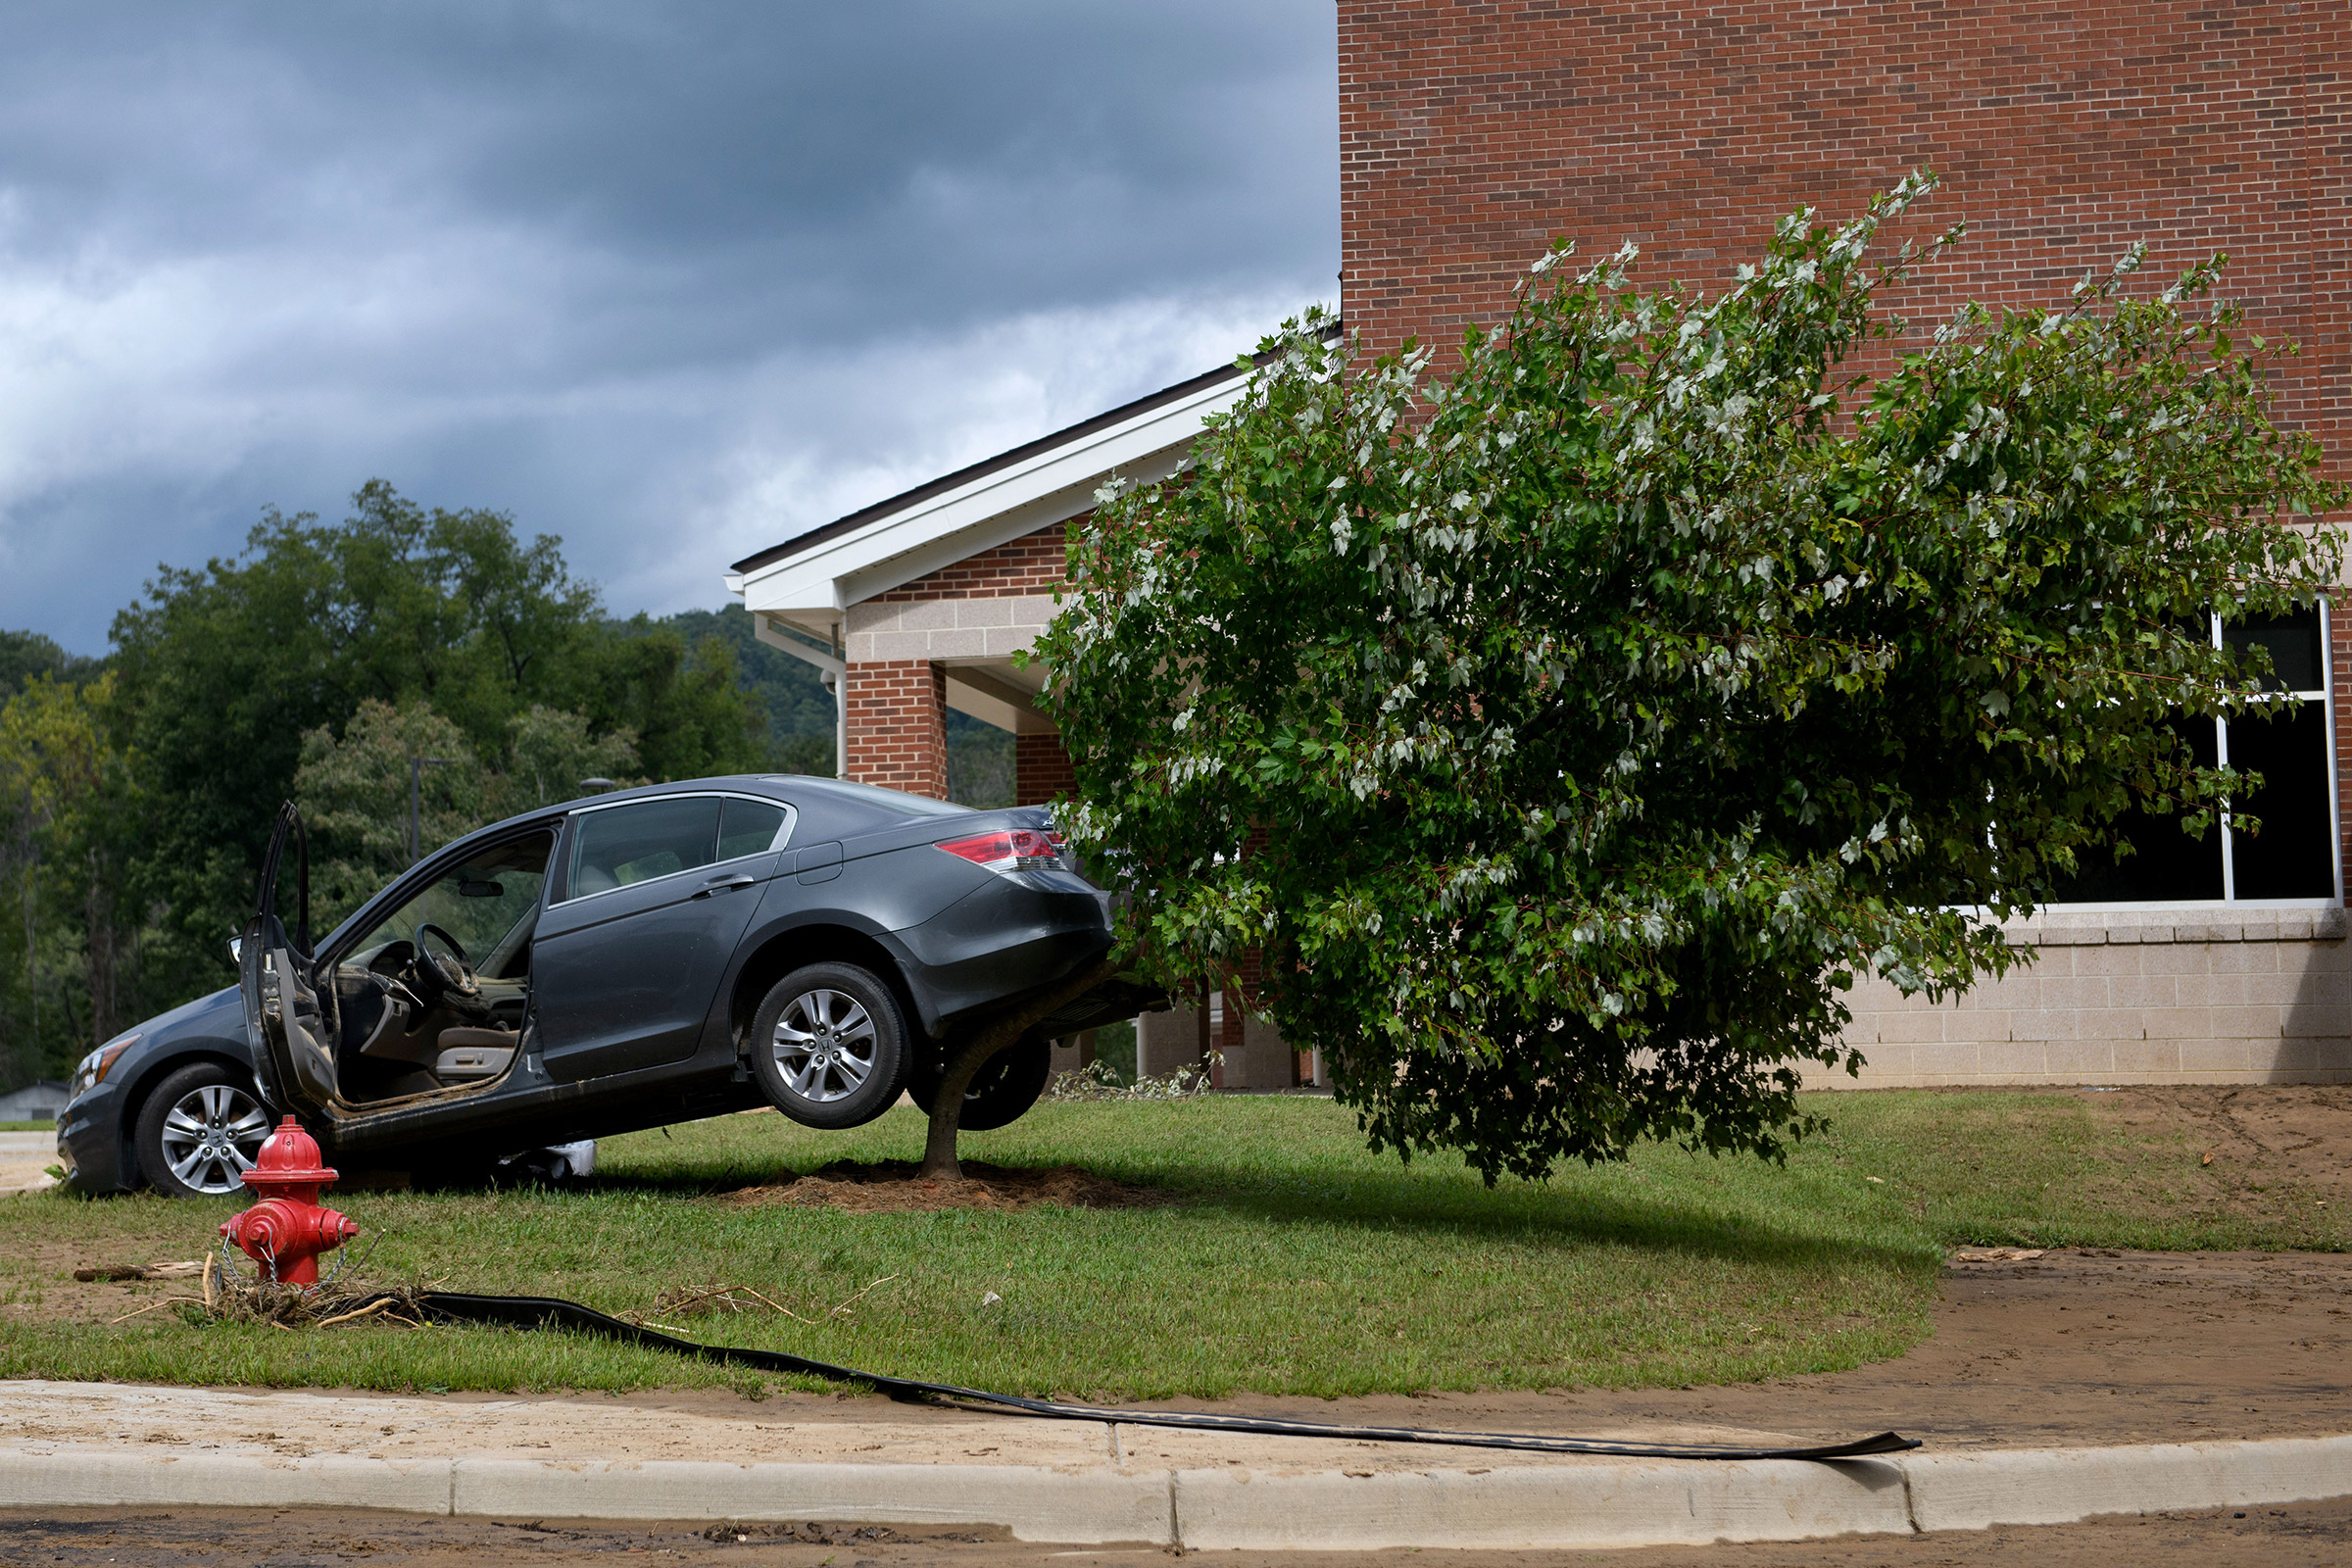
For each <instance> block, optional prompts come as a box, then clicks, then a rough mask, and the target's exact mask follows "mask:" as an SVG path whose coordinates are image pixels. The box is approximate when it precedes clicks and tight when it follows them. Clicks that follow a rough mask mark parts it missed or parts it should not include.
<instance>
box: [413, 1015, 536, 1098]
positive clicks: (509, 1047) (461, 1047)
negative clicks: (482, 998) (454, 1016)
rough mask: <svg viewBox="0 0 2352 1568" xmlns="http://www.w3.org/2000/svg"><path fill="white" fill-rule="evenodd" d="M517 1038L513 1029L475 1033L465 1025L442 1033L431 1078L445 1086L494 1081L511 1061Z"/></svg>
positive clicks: (486, 1030) (475, 1030)
mask: <svg viewBox="0 0 2352 1568" xmlns="http://www.w3.org/2000/svg"><path fill="white" fill-rule="evenodd" d="M518 1038H520V1037H519V1036H517V1035H516V1034H515V1031H514V1030H512V1029H476V1028H472V1027H469V1026H467V1025H464V1024H459V1025H454V1026H452V1027H450V1028H447V1029H444V1030H442V1031H441V1034H440V1037H439V1038H438V1040H437V1041H436V1042H435V1044H436V1045H437V1046H438V1047H439V1048H440V1054H439V1055H437V1056H435V1057H434V1058H433V1076H434V1077H436V1078H438V1079H440V1080H441V1081H442V1082H443V1083H445V1084H469V1083H478V1082H480V1081H481V1080H482V1079H484V1078H495V1077H497V1076H498V1075H499V1074H500V1073H502V1072H505V1071H506V1070H507V1065H508V1063H510V1062H512V1061H513V1060H514V1059H515V1041H516V1040H517V1039H518Z"/></svg>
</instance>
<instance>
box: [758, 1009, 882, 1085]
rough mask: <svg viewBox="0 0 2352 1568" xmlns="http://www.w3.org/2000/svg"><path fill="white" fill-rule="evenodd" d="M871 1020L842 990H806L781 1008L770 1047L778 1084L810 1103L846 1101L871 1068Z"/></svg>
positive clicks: (872, 1056) (870, 1074)
mask: <svg viewBox="0 0 2352 1568" xmlns="http://www.w3.org/2000/svg"><path fill="white" fill-rule="evenodd" d="M874 1046H875V1038H874V1021H873V1019H872V1017H870V1016H869V1015H868V1014H867V1012H866V1010H865V1008H864V1006H863V1005H860V1004H859V1003H858V999H857V998H856V997H853V996H851V995H849V994H848V993H847V992H842V991H832V990H826V989H822V988H820V989H818V990H815V991H808V992H804V993H802V994H801V995H800V996H797V997H795V998H793V999H792V1000H791V1001H790V1002H788V1003H786V1004H785V1005H784V1011H783V1013H782V1014H781V1015H780V1016H779V1017H778V1018H777V1019H776V1035H775V1040H774V1041H773V1047H774V1051H775V1056H776V1069H777V1071H778V1072H780V1073H781V1074H782V1075H783V1078H784V1086H785V1087H786V1088H787V1089H790V1090H791V1091H792V1092H793V1093H794V1094H795V1095H798V1096H799V1097H800V1098H801V1099H803V1100H807V1101H810V1102H812V1103H816V1104H820V1105H821V1104H828V1103H831V1102H833V1101H836V1100H847V1099H849V1097H850V1096H852V1095H854V1094H856V1093H857V1092H858V1090H860V1089H862V1088H864V1087H865V1081H866V1079H867V1078H869V1077H870V1076H872V1074H873V1070H874Z"/></svg>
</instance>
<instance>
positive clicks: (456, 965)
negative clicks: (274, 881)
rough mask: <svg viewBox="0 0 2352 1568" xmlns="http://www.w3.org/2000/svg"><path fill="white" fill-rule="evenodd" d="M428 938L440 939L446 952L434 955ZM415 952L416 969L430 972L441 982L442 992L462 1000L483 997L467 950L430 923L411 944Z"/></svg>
mask: <svg viewBox="0 0 2352 1568" xmlns="http://www.w3.org/2000/svg"><path fill="white" fill-rule="evenodd" d="M428 936H431V937H439V938H440V939H441V943H442V946H444V947H446V948H448V949H449V951H448V952H447V953H435V952H434V951H433V950H432V949H430V948H428V947H426V946H425V945H424V939H425V938H426V937H428ZM410 945H411V946H412V947H414V948H415V949H416V950H417V968H419V969H422V970H426V971H429V972H430V973H431V974H432V977H433V978H434V979H435V980H437V981H439V982H440V985H441V989H442V990H444V991H447V992H451V993H453V994H454V995H457V996H461V997H478V996H480V995H481V994H482V988H481V985H480V983H479V982H477V981H476V980H475V979H474V977H473V967H472V965H471V964H469V963H467V962H466V949H465V947H464V945H463V944H461V943H460V942H459V941H458V939H457V938H456V937H453V936H451V935H450V934H449V933H448V932H446V931H444V930H442V929H441V928H440V927H439V926H437V925H435V924H433V923H432V922H431V921H430V920H427V921H426V922H425V923H424V924H422V925H420V926H418V927H417V936H416V940H415V941H414V942H412V943H411V944H410Z"/></svg>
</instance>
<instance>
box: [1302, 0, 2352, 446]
mask: <svg viewBox="0 0 2352 1568" xmlns="http://www.w3.org/2000/svg"><path fill="white" fill-rule="evenodd" d="M2348 51H2352V3H2348V0H2319V3H2316V4H2315V3H2309V0H2305V3H2301V4H2283V3H2229V0H2223V3H2218V4H2215V3H2205V0H2200V3H2196V4H2188V3H2170V4H2166V3H2154V0H2120V3H2117V4H2111V5H2104V6H2096V7H2093V6H2077V5H2050V4H2014V3H2012V4H1968V3H1961V0H1926V3H1917V4H1899V5H1881V6H1853V5H1824V4H1819V3H1788V0H1774V3H1754V4H1740V5H1689V6H1681V7H1671V8H1669V7H1657V6H1647V5H1643V6H1634V5H1625V4H1601V5H1591V4H1579V5H1574V6H1570V5H1563V4H1559V3H1556V0H1475V3H1474V0H1342V3H1341V5H1340V138H1341V140H1340V168H1341V181H1340V187H1341V210H1342V220H1341V221H1342V283H1341V295H1342V302H1343V306H1344V309H1345V312H1346V315H1347V318H1348V322H1349V324H1350V325H1351V326H1354V327H1357V328H1360V329H1363V330H1365V331H1366V332H1367V333H1368V335H1369V338H1370V340H1371V342H1372V343H1373V345H1374V346H1375V347H1387V346H1391V345H1394V344H1395V343H1396V342H1397V341H1398V340H1399V339H1401V338H1402V337H1403V336H1405V335H1406V334H1408V333H1413V334H1418V335H1420V336H1421V337H1422V338H1423V339H1424V341H1431V340H1435V341H1437V342H1439V343H1441V344H1446V343H1449V342H1453V341H1458V339H1459V336H1460V330H1461V326H1462V324H1463V323H1465V322H1468V321H1473V320H1476V321H1489V320H1493V319H1495V318H1497V317H1498V316H1500V315H1501V314H1502V312H1503V310H1504V309H1505V307H1506V304H1507V300H1508V296H1509V285H1510V282H1511V280H1512V279H1513V278H1514V277H1516V276H1517V275H1519V273H1520V272H1521V271H1522V270H1524V269H1525V268H1526V266H1527V264H1528V263H1529V262H1531V261H1532V260H1534V259H1535V258H1536V257H1537V256H1538V255H1540V254H1541V253H1542V251H1543V249H1544V245H1545V244H1546V243H1547V242H1548V240H1549V239H1550V237H1551V236H1553V235H1555V234H1567V235H1570V236H1573V237H1574V238H1575V239H1576V240H1577V242H1578V249H1579V253H1580V254H1581V255H1584V256H1588V257H1598V256H1600V255H1604V254H1606V253H1607V252H1609V251H1612V250H1614V249H1615V248H1616V246H1617V245H1618V243H1619V242H1620V241H1623V240H1626V239H1632V240H1635V241H1637V242H1639V243H1640V244H1641V245H1642V248H1643V255H1642V264H1641V270H1640V273H1639V274H1638V275H1639V276H1641V277H1642V278H1644V279H1646V280H1649V281H1651V282H1661V281H1664V280H1665V279H1667V278H1682V279H1685V280H1688V281H1690V282H1692V283H1694V284H1699V285H1702V286H1705V287H1709V288H1713V287H1718V286H1720V285H1721V284H1722V282H1723V281H1724V280H1725V279H1726V278H1727V277H1728V276H1729V274H1730V271H1731V269H1732V268H1733V267H1734V266H1735V265H1736V264H1737V263H1739V262H1740V261H1742V260H1744V259H1747V258H1749V257H1750V256H1752V255H1753V254H1754V253H1755V251H1756V250H1757V249H1758V248H1759V246H1760V244H1761V242H1762V240H1763V238H1764V237H1765V236H1766V235H1767V234H1768V233H1769V231H1770V228H1771V224H1772V222H1773V221H1774V219H1775V218H1777V217H1778V216H1780V215H1781V214H1783V213H1786V212H1788V211H1789V210H1790V209H1791V208H1794V207H1798V206H1803V205H1815V206H1818V207H1820V208H1821V209H1822V211H1823V213H1824V214H1825V215H1826V216H1832V217H1835V216H1839V215H1844V214H1848V213H1851V212H1853V211H1855V210H1856V209H1858V208H1859V207H1860V205H1861V204H1862V202H1863V201H1864V200H1865V199H1866V198H1867V196H1868V195H1869V194H1870V193H1871V192H1872V191H1873V190H1877V189H1882V188H1884V187H1885V186H1887V185H1888V184H1891V183H1892V182H1893V181H1894V179H1896V178H1897V177H1898V176H1899V175H1900V174H1901V173H1902V172H1904V171H1906V170H1908V169H1911V168H1913V167H1915V166H1918V165H1923V164H1924V165H1928V166H1930V167H1933V168H1934V169H1936V171H1937V172H1939V173H1941V174H1942V175H1943V176H1944V178H1945V186H1944V189H1943V190H1942V191H1940V192H1938V193H1937V194H1936V196H1935V197H1934V198H1932V199H1931V200H1930V201H1929V202H1928V203H1927V204H1925V206H1924V207H1922V208H1919V209H1915V210H1914V214H1915V221H1911V222H1910V224H1909V227H1910V229H1911V231H1913V232H1921V233H1927V232H1933V231H1935V230H1936V229H1939V228H1941V227H1942V226H1944V225H1946V224H1948V223H1950V222H1952V221H1954V220H1958V219H1965V220H1966V221H1968V223H1969V225H1970V234H1969V237H1968V239H1967V240H1966V241H1965V242H1964V243H1963V244H1962V245H1961V246H1960V247H1959V248H1958V249H1957V250H1956V251H1954V252H1952V253H1951V254H1950V255H1949V256H1947V257H1946V259H1945V260H1944V261H1943V262H1941V263H1939V264H1938V265H1937V267H1936V269H1934V270H1932V271H1929V272H1926V273H1923V274H1922V276H1921V279H1920V280H1919V282H1918V283H1916V284H1915V285H1913V286H1911V287H1909V288H1907V289H1905V290H1903V291H1902V293H1901V295H1900V296H1899V297H1892V298H1891V300H1890V303H1892V304H1893V305H1894V306H1895V308H1897V309H1899V310H1901V311H1902V312H1903V313H1904V314H1907V315H1911V316H1913V317H1914V318H1915V319H1921V318H1932V317H1933V316H1935V315H1936V314H1937V313H1939V312H1940V311H1941V310H1943V309H1944V308H1946V307H1948V306H1949V304H1950V303H1951V302H1952V301H1954V300H1955V299H1957V298H1960V297H1963V296H1974V297H1978V298H1983V299H1987V300H2000V301H2007V302H2012V303H2025V304H2040V303H2043V302H2046V301H2048V300H2051V299H2053V298H2058V297H2062V296H2063V295H2064V292H2065V290H2066V289H2067V287H2068V286H2069V285H2071V284H2072V283H2073V282H2074V280H2075V279H2076V278H2077V277H2079V276H2080V275H2081V274H2082V271H2083V270H2085V269H2087V268H2092V267H2097V268H2102V269H2103V268H2104V267H2105V266H2106V265H2107V264H2108V263H2109V262H2110V260H2111V259H2112V258H2113V257H2114V256H2115V255H2116V254H2117V253H2119V252H2121V251H2122V250H2123V249H2124V247H2125V246H2126V245H2127V244H2128V243H2129V242H2130V241H2131V240H2132V239H2134V238H2139V239H2144V240H2145V241H2147V243H2148V245H2149V253H2150V254H2149V265H2148V268H2147V270H2145V271H2144V272H2143V273H2142V276H2143V278H2144V277H2160V278H2164V277H2170V276H2171V275H2172V274H2174V273H2177V272H2178V271H2179V270H2180V268H2181V267H2182V266H2184V265H2185V264H2187V263H2188V262H2190V261H2192V260H2196V259H2200V258H2203V257H2205V256H2207V255H2209V254H2211V253H2212V252H2214V251H2218V250H2227V251H2228V252H2229V253H2230V255H2231V257H2232V265H2231V267H2230V270H2229V278H2228V290H2229V293H2230V294H2232V295H2233V296H2234V297H2236V298H2238V299H2240V300H2242V301H2244V302H2245V303H2246V304H2247V305H2248V307H2249V309H2250V311H2251V313H2252V314H2253V315H2254V316H2255V317H2256V318H2257V319H2259V321H2260V322H2261V323H2262V324H2261V325H2260V326H2259V327H2258V328H2257V329H2258V330H2267V331H2272V332H2283V333H2285V334H2287V335H2291V336H2293V337H2294V338H2296V339H2297V340H2299V341H2300V342H2301V343H2302V344H2303V346H2304V351H2305V352H2304V357H2303V359H2302V360H2301V361H2300V362H2299V366H2298V367H2296V368H2291V371H2290V376H2289V379H2288V381H2287V383H2286V385H2285V387H2284V389H2283V390H2284V396H2283V398H2282V403H2281V412H2282V413H2283V414H2284V416H2285V417H2287V418H2288V419H2289V420H2290V421H2291V422H2294V423H2296V424H2299V425H2301V426H2302V427H2304V428H2307V429H2310V430H2313V431H2314V432H2315V433H2318V434H2320V435H2321V436H2322V438H2323V440H2325V441H2326V442H2327V445H2328V447H2329V449H2330V451H2332V452H2333V453H2335V454H2336V455H2338V456H2339V457H2340V456H2343V455H2345V454H2347V453H2352V422H2348V421H2352V226H2348V224H2347V194H2348V187H2347V178H2348V176H2347V172H2346V171H2347V168H2348V167H2352V113H2347V110H2348V109H2352V74H2348V73H2347V72H2346V70H2345V67H2346V64H2347V59H2346V57H2347V52H2348Z"/></svg>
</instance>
